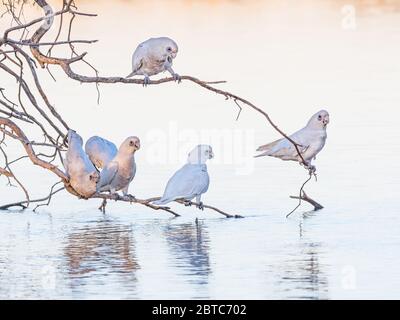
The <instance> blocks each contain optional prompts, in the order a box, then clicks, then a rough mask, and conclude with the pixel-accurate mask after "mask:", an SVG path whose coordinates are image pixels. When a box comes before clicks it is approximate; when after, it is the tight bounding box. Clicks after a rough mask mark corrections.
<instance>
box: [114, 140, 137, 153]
mask: <svg viewBox="0 0 400 320" xmlns="http://www.w3.org/2000/svg"><path fill="white" fill-rule="evenodd" d="M139 149H140V139H139V138H138V137H136V136H131V137H128V138H126V139H125V140H124V142H122V144H121V146H120V147H119V152H120V153H134V152H136V151H137V150H139Z"/></svg>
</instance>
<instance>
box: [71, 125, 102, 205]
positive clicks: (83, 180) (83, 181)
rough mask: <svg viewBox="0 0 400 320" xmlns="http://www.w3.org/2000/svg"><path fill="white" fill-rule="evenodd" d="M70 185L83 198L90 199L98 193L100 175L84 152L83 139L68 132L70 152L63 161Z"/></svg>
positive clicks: (74, 133) (73, 132) (72, 132)
mask: <svg viewBox="0 0 400 320" xmlns="http://www.w3.org/2000/svg"><path fill="white" fill-rule="evenodd" d="M63 164H64V167H65V170H66V172H67V175H68V176H69V178H70V180H69V181H70V184H71V186H72V188H74V190H75V191H76V192H77V193H79V194H80V195H81V196H82V197H85V198H89V197H91V196H92V195H93V194H94V193H95V192H96V184H97V182H98V181H99V173H98V171H97V170H96V168H95V167H94V165H93V163H92V162H91V161H90V160H89V157H88V156H87V154H86V153H85V152H84V151H83V141H82V137H81V136H80V135H79V134H77V133H76V132H75V131H73V130H69V131H68V150H67V154H66V155H65V159H64V160H63Z"/></svg>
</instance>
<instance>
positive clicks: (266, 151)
mask: <svg viewBox="0 0 400 320" xmlns="http://www.w3.org/2000/svg"><path fill="white" fill-rule="evenodd" d="M281 141H282V139H279V140H276V141H274V142H271V143H268V144H264V145H262V146H260V147H258V148H257V150H256V151H264V152H263V153H261V154H258V155H256V156H254V158H258V157H264V156H268V155H270V152H271V149H272V148H273V147H275V146H276V145H277V144H278V143H279V142H281Z"/></svg>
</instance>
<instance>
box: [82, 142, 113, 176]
mask: <svg viewBox="0 0 400 320" xmlns="http://www.w3.org/2000/svg"><path fill="white" fill-rule="evenodd" d="M85 152H86V153H87V155H88V156H89V159H90V161H92V162H93V164H94V165H95V166H96V167H97V168H98V169H103V168H105V167H106V165H107V164H108V163H109V162H110V161H111V160H112V159H114V157H115V156H116V155H117V153H118V149H117V146H116V145H115V144H114V143H112V142H111V141H108V140H106V139H104V138H102V137H98V136H93V137H91V138H90V139H89V140H88V141H86V144H85Z"/></svg>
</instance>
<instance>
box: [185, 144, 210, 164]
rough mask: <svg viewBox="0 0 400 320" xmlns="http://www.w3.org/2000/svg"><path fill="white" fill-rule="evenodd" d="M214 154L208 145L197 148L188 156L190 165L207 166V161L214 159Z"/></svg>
mask: <svg viewBox="0 0 400 320" xmlns="http://www.w3.org/2000/svg"><path fill="white" fill-rule="evenodd" d="M213 157H214V153H213V150H212V147H211V146H209V145H206V144H200V145H198V146H196V147H195V148H194V149H193V150H192V151H190V152H189V154H188V163H191V164H205V163H206V161H207V160H209V159H212V158H213Z"/></svg>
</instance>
